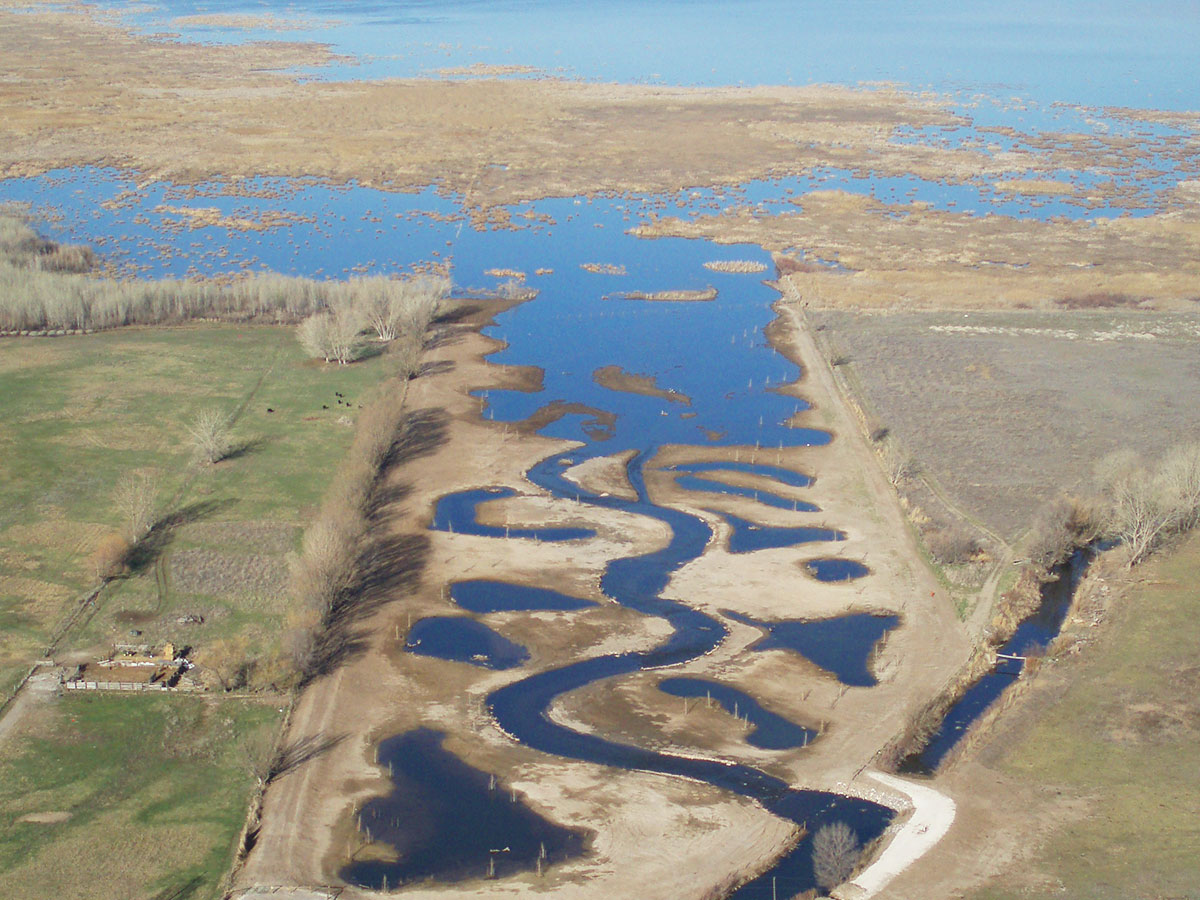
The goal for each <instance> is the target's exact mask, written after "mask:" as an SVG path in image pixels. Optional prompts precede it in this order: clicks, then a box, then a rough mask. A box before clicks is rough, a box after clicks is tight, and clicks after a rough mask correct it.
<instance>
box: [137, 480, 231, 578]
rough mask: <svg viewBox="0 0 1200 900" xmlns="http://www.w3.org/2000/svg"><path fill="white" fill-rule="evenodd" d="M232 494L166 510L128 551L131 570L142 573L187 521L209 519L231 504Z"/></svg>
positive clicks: (160, 554) (187, 523) (188, 523)
mask: <svg viewBox="0 0 1200 900" xmlns="http://www.w3.org/2000/svg"><path fill="white" fill-rule="evenodd" d="M233 502H234V501H233V500H232V499H231V498H225V499H223V500H201V501H199V502H197V503H189V504H187V505H186V506H181V507H180V508H179V509H177V510H174V511H172V512H169V513H167V514H166V515H164V516H163V517H162V518H160V519H159V520H158V521H157V522H155V523H154V524H153V525H152V526H150V530H149V531H148V532H146V536H145V537H143V538H142V539H141V540H140V541H138V542H137V543H136V544H135V545H134V546H133V549H132V550H130V551H129V556H128V557H127V558H126V563H127V564H128V566H129V570H130V572H133V573H134V574H140V573H142V572H144V571H146V569H148V568H149V567H150V566H152V565H154V563H155V561H157V560H158V558H159V557H160V556H162V554H163V553H164V552H165V551H166V549H167V548H168V547H170V546H171V542H172V541H174V540H175V534H176V532H178V531H179V529H180V528H182V527H183V526H184V525H190V524H191V523H193V522H199V521H200V520H201V519H206V518H208V517H210V516H212V515H214V514H216V513H217V512H219V511H220V510H222V509H224V508H225V507H227V506H229V505H230V504H232V503H233Z"/></svg>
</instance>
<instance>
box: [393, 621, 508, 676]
mask: <svg viewBox="0 0 1200 900" xmlns="http://www.w3.org/2000/svg"><path fill="white" fill-rule="evenodd" d="M404 649H405V650H407V651H408V652H409V653H417V654H420V655H421V656H436V657H437V658H438V659H451V660H455V661H457V662H465V663H470V664H471V665H474V666H480V667H482V668H485V669H511V668H514V667H515V666H519V665H521V663H523V662H525V660H527V659H529V651H528V650H526V649H525V648H524V647H522V646H521V645H520V644H514V643H513V642H512V641H510V640H508V639H507V638H505V637H502V636H501V635H499V634H497V633H496V632H494V631H492V629H490V628H488V627H487V626H486V625H484V624H483V623H482V622H476V621H475V620H474V619H467V618H464V617H462V616H431V617H430V618H428V619H421V621H419V622H417V623H416V624H415V625H413V627H412V628H411V629H410V630H409V632H408V640H407V641H406V642H405V645H404Z"/></svg>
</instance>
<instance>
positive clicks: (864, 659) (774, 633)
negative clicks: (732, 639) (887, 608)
mask: <svg viewBox="0 0 1200 900" xmlns="http://www.w3.org/2000/svg"><path fill="white" fill-rule="evenodd" d="M725 615H727V616H729V618H731V619H733V620H735V621H737V622H741V623H743V624H745V625H753V626H754V627H755V628H761V629H762V630H763V631H765V632H766V636H764V637H762V638H760V639H759V640H758V641H756V642H755V643H754V644H752V645H751V646H750V649H751V650H777V649H778V650H791V651H792V652H794V653H799V654H800V655H801V656H803V657H804V658H805V659H807V660H808V661H809V662H812V663H813V664H815V665H817V666H820V667H821V668H822V669H824V670H825V671H827V672H829V673H831V674H832V675H834V676H835V677H836V678H837V680H838V681H840V682H841V683H842V684H846V685H850V686H851V687H872V686H873V685H875V684H877V683H878V682H877V681H876V679H875V675H874V673H873V672H872V671H871V666H870V662H871V653H872V652H873V651H874V649H875V645H876V644H878V643H879V641H880V640H881V639H882V638H883V636H884V635H886V634H887V633H888V632H889V631H891V630H892V629H893V628H895V627H896V626H897V625H899V624H900V617H899V616H892V615H876V614H873V613H851V614H849V615H844V616H834V617H833V618H829V619H809V620H803V621H800V620H796V621H789V620H783V621H768V620H761V619H754V618H751V617H750V616H744V615H741V614H739V613H733V612H729V611H728V610H727V611H726V612H725Z"/></svg>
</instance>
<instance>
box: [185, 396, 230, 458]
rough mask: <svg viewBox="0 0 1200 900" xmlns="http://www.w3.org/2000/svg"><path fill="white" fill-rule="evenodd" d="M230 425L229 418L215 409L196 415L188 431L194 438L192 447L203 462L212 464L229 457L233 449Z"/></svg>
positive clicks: (204, 410) (211, 408)
mask: <svg viewBox="0 0 1200 900" xmlns="http://www.w3.org/2000/svg"><path fill="white" fill-rule="evenodd" d="M230 424H231V423H230V421H229V416H228V415H227V414H225V413H223V412H222V411H221V410H219V409H217V408H215V407H210V408H208V409H203V410H201V411H200V412H199V413H197V414H196V417H195V418H194V419H192V421H191V422H190V423H189V424H188V426H187V430H188V434H189V435H191V438H192V447H193V448H194V449H195V451H196V455H197V456H199V457H200V459H201V460H203V461H204V462H206V463H210V464H211V463H216V462H220V461H221V460H223V459H224V458H225V457H226V456H228V455H229V451H230V450H231V449H232V448H233V445H232V443H231V442H230V439H229V427H230Z"/></svg>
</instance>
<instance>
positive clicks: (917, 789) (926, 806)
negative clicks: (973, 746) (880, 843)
mask: <svg viewBox="0 0 1200 900" xmlns="http://www.w3.org/2000/svg"><path fill="white" fill-rule="evenodd" d="M864 774H865V775H866V776H867V777H868V778H870V779H872V780H873V781H875V782H877V783H879V784H881V785H883V786H884V787H885V788H889V789H891V790H893V791H895V792H897V793H900V794H903V795H904V796H906V797H908V799H909V801H910V802H911V803H912V814H911V815H910V816H909V818H908V821H907V822H905V823H904V824H903V825H902V826H900V830H899V831H898V832H896V835H895V837H893V838H892V840H891V843H889V844H888V845H887V847H885V848H884V850H883V852H882V853H881V854H879V858H878V859H876V860H875V862H873V863H871V865H869V866H868V867H867V868H866V869H864V870H863V871H862V872H860V873H859V874H858V876H857V877H856V878H855V879H854V880H853V881H851V882H849V883H848V884H844V885H842V886H841V887H840V888H838V890H837V891H836V892H835V896H837V897H843V898H846V900H851V898H853V900H865V898H867V897H871V896H874V895H875V894H877V893H879V891H881V890H883V888H884V886H885V885H886V884H887V883H888V882H889V881H891V880H892V879H893V878H895V877H896V876H897V875H899V874H900V873H901V872H903V871H904V870H905V869H906V868H908V867H909V866H910V865H911V864H912V863H914V862H916V861H917V860H918V859H920V858H921V857H922V856H923V855H924V854H925V853H926V852H927V851H928V850H929V849H930V848H931V847H933V846H934V844H936V843H937V842H938V841H940V840H941V839H942V837H943V836H944V835H945V834H946V832H947V831H949V830H950V825H951V824H952V823H953V822H954V811H955V806H954V801H953V800H951V799H950V798H949V797H947V796H946V795H945V794H940V793H938V792H937V791H935V790H934V789H933V788H930V787H926V786H925V785H923V784H918V783H916V782H913V781H906V780H904V779H903V778H897V777H896V776H894V775H885V774H884V773H882V772H866V773H864Z"/></svg>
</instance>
